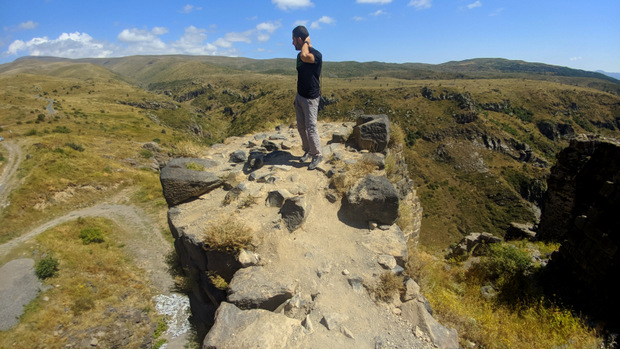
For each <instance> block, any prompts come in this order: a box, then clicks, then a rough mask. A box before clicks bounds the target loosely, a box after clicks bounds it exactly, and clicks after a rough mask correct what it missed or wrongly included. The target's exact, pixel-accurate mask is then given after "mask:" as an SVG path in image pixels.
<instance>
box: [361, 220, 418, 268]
mask: <svg viewBox="0 0 620 349" xmlns="http://www.w3.org/2000/svg"><path fill="white" fill-rule="evenodd" d="M361 243H362V246H364V247H366V248H367V249H369V250H371V251H373V252H375V253H376V254H378V255H389V256H393V257H394V258H395V259H396V263H398V265H400V266H401V267H402V266H404V265H405V263H406V262H407V240H406V239H405V235H404V234H403V232H402V230H400V228H399V227H398V226H397V225H393V226H391V227H390V229H389V230H381V229H375V230H371V231H370V232H368V233H367V234H365V235H364V236H363V237H362V238H361Z"/></svg>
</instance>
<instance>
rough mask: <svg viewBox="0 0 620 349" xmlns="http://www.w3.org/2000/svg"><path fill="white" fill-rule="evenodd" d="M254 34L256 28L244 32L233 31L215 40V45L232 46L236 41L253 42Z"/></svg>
mask: <svg viewBox="0 0 620 349" xmlns="http://www.w3.org/2000/svg"><path fill="white" fill-rule="evenodd" d="M252 34H254V30H248V31H244V32H232V33H228V34H226V35H224V37H223V38H219V39H217V40H215V42H214V43H213V45H215V46H218V47H224V48H231V47H232V45H233V43H235V42H245V43H246V44H250V43H252V40H251V39H250V37H251V36H252Z"/></svg>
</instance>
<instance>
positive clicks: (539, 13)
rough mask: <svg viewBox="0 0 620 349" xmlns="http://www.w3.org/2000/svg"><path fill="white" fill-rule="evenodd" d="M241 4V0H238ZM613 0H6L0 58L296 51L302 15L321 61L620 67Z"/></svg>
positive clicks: (619, 7)
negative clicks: (295, 32) (479, 60)
mask: <svg viewBox="0 0 620 349" xmlns="http://www.w3.org/2000/svg"><path fill="white" fill-rule="evenodd" d="M240 5H241V6H240ZM619 12H620V4H619V3H617V2H609V1H603V0H595V1H590V2H588V4H587V5H585V4H582V3H578V2H577V3H566V2H560V1H557V0H555V1H544V2H540V1H539V2H506V3H502V4H494V3H492V2H488V1H486V0H467V1H462V0H459V1H456V2H438V1H432V0H410V1H406V2H395V1H392V0H355V1H354V0H349V1H342V2H337V3H334V2H329V1H325V0H270V1H268V0H262V1H255V2H242V3H239V2H234V3H224V2H222V3H209V4H202V3H192V2H189V3H187V4H179V3H174V2H173V3H158V4H152V3H147V2H144V1H132V2H129V3H128V2H123V3H121V2H116V1H111V2H106V3H105V4H99V3H92V2H76V1H64V2H60V3H59V2H53V1H42V0H27V1H20V2H12V3H11V2H6V3H5V4H3V11H2V13H3V15H4V18H2V22H3V27H2V31H0V63H5V62H9V61H11V60H12V59H15V58H17V57H21V56H28V55H36V56H63V57H67V58H81V57H101V58H106V57H118V56H131V55H137V54H158V55H160V54H192V55H218V56H238V57H248V58H253V59H272V58H278V57H289V58H294V57H295V55H296V54H297V52H296V51H295V50H294V48H293V46H292V45H291V31H292V29H293V28H294V27H295V26H297V25H305V26H306V27H307V28H308V30H309V31H310V37H311V39H312V43H313V45H314V46H315V47H316V48H317V49H319V50H320V51H321V52H322V53H323V56H324V57H325V60H327V61H336V62H344V61H358V62H371V61H378V62H394V63H406V62H428V63H429V64H441V63H442V62H449V61H452V60H455V61H461V60H465V59H470V58H471V57H505V58H506V59H511V60H523V61H528V62H544V63H546V64H551V65H558V66H564V67H571V68H573V69H583V70H588V71H596V70H603V71H610V72H620V61H618V60H617V59H616V57H620V47H618V46H617V45H612V44H611V43H613V42H615V41H616V38H617V37H619V36H620V27H618V26H617V24H616V22H617V21H616V18H615V17H614V14H617V13H619Z"/></svg>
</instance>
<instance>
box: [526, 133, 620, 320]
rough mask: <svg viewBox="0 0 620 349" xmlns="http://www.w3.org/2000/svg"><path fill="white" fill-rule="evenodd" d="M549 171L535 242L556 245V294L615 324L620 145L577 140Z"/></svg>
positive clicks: (619, 268)
mask: <svg viewBox="0 0 620 349" xmlns="http://www.w3.org/2000/svg"><path fill="white" fill-rule="evenodd" d="M557 160H558V161H557V164H556V165H555V166H554V167H553V168H552V169H551V175H550V177H549V180H548V186H549V189H548V191H547V194H546V197H545V201H544V205H543V207H542V216H541V221H540V224H539V228H538V231H537V238H538V239H541V240H552V241H559V242H561V243H562V244H561V246H560V249H559V250H558V251H557V252H555V253H553V255H552V256H551V261H550V262H549V265H548V269H549V275H550V278H549V281H550V284H551V287H552V289H553V290H554V292H557V294H560V295H561V296H564V297H565V298H566V299H568V300H570V301H571V302H572V303H573V304H575V305H576V307H578V308H579V309H580V310H582V311H584V312H585V313H587V314H592V315H594V316H596V317H599V318H600V317H602V318H604V319H605V320H607V321H609V322H612V323H615V325H616V326H617V325H618V320H617V314H618V310H619V309H620V301H619V300H618V294H620V286H619V285H618V283H617V282H615V279H616V278H617V276H618V273H620V253H619V247H620V231H619V230H618V227H619V226H620V221H619V218H618V213H619V212H620V142H618V140H614V139H604V138H597V137H589V138H588V137H579V138H577V139H573V140H572V141H571V142H570V145H569V147H568V148H566V149H564V150H562V151H561V152H560V153H559V154H558V156H557Z"/></svg>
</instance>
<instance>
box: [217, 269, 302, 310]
mask: <svg viewBox="0 0 620 349" xmlns="http://www.w3.org/2000/svg"><path fill="white" fill-rule="evenodd" d="M296 288H297V283H296V282H294V281H291V280H282V278H281V277H277V276H275V275H272V274H270V273H269V272H268V271H267V270H266V269H265V268H264V267H261V266H253V267H247V268H243V269H240V270H239V271H237V272H236V273H235V276H234V277H233V278H232V280H231V281H230V284H229V287H228V301H229V302H230V303H233V304H235V305H236V306H238V307H239V308H241V309H256V308H259V309H266V310H270V311H273V310H275V309H276V308H277V307H278V306H279V305H280V304H282V303H284V302H285V301H286V300H287V299H290V298H291V297H293V294H294V293H295V289H296Z"/></svg>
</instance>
